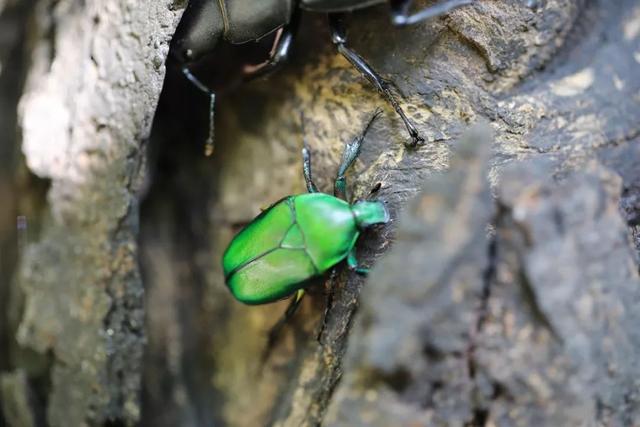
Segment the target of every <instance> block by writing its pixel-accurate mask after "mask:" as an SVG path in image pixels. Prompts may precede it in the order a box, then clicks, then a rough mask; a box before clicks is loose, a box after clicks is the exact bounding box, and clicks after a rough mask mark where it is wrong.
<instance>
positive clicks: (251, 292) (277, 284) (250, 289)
mask: <svg viewBox="0 0 640 427" xmlns="http://www.w3.org/2000/svg"><path fill="white" fill-rule="evenodd" d="M379 114H380V113H379V112H376V113H375V114H374V116H373V117H372V118H371V120H370V121H369V123H368V124H367V126H366V128H365V130H364V131H363V132H362V134H361V135H360V136H358V137H357V138H355V139H354V140H353V141H352V142H351V143H349V144H346V146H345V150H344V153H343V155H342V162H341V164H340V167H339V169H338V175H337V177H336V181H335V185H334V196H331V195H329V194H324V193H320V192H318V189H317V187H316V186H315V184H314V183H313V180H312V177H311V159H310V155H309V151H308V150H307V148H306V147H305V148H303V150H302V156H303V171H304V178H305V182H306V185H307V190H308V191H309V193H307V194H299V195H295V196H287V197H285V198H283V199H281V200H279V201H278V202H276V203H274V204H273V205H271V206H270V207H269V208H268V209H266V210H265V211H263V212H262V213H261V214H260V215H258V216H257V217H256V218H255V219H254V220H253V221H251V222H250V223H249V224H248V225H247V226H246V227H244V228H243V229H242V230H241V231H240V232H239V233H238V234H237V235H236V236H235V237H234V239H233V240H232V241H231V243H230V244H229V246H228V247H227V249H226V251H225V252H224V255H223V256H222V267H223V271H224V277H225V283H226V284H227V286H228V287H229V289H230V290H231V293H232V294H233V296H234V297H235V298H236V299H238V300H239V301H241V302H243V303H245V304H266V303H269V302H273V301H276V300H279V299H282V298H284V297H287V296H289V295H292V294H294V293H295V298H294V300H293V303H295V304H296V305H297V302H299V301H300V299H301V298H302V296H303V295H304V288H305V287H306V286H308V285H309V282H310V280H312V279H314V278H316V277H318V276H321V275H322V274H324V273H325V272H327V271H328V270H329V269H331V267H333V266H335V265H336V264H337V263H339V262H340V261H342V260H344V259H345V258H346V259H347V263H348V265H349V267H351V268H352V269H354V270H355V271H357V272H358V273H366V269H363V268H360V267H358V263H357V260H356V256H355V248H354V247H355V244H356V240H357V239H358V236H359V235H360V232H361V231H362V230H363V229H365V228H367V227H370V226H372V225H374V224H384V223H386V222H388V221H389V212H388V210H387V208H386V207H385V205H384V204H383V203H382V202H380V201H359V202H356V203H354V204H349V203H348V202H346V201H345V186H346V182H345V172H346V171H347V169H348V168H349V166H351V165H352V164H353V162H354V161H355V159H356V158H357V157H358V154H359V153H360V147H361V145H362V142H363V140H364V137H365V134H366V132H367V130H368V129H369V127H370V126H371V124H372V123H373V121H374V120H375V118H376V117H378V115H379Z"/></svg>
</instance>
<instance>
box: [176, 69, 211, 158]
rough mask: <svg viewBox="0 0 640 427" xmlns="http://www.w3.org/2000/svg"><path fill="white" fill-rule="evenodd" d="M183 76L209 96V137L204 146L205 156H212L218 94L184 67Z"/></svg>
mask: <svg viewBox="0 0 640 427" xmlns="http://www.w3.org/2000/svg"><path fill="white" fill-rule="evenodd" d="M182 74H184V76H185V77H186V78H187V80H189V81H190V82H191V83H193V85H194V86H195V87H197V88H198V90H200V91H201V92H204V93H206V94H207V95H209V135H208V136H207V141H206V142H205V145H204V155H205V156H210V155H212V154H213V149H214V141H215V107H216V94H215V93H214V92H213V91H212V90H211V89H209V88H208V87H207V86H206V85H205V84H204V83H202V82H201V81H200V79H198V78H197V77H196V76H195V75H194V74H193V73H192V72H191V70H189V68H187V67H182Z"/></svg>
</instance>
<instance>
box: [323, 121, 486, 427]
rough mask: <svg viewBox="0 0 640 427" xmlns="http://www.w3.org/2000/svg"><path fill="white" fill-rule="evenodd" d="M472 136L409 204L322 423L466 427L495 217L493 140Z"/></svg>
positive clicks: (369, 290) (376, 274)
mask: <svg viewBox="0 0 640 427" xmlns="http://www.w3.org/2000/svg"><path fill="white" fill-rule="evenodd" d="M487 133H488V131H487V130H486V129H484V130H483V129H482V128H478V129H476V130H475V131H473V132H471V133H470V134H469V135H468V136H467V137H466V138H465V140H463V143H462V144H461V146H460V147H457V149H456V148H454V151H455V154H454V160H453V161H452V164H451V169H450V170H449V171H448V172H446V173H441V174H436V175H433V176H432V177H430V178H429V179H428V180H427V182H426V184H425V185H424V187H423V190H422V193H421V194H420V195H419V196H418V197H417V198H415V199H414V200H412V201H411V202H410V203H409V206H408V207H407V209H406V210H405V212H404V213H403V215H402V216H401V218H400V220H399V224H398V227H397V241H396V244H395V246H394V248H393V250H392V251H391V252H390V253H389V254H388V255H387V256H385V257H384V258H383V259H382V260H381V261H379V262H378V264H377V265H376V267H375V268H374V270H373V271H372V274H371V280H369V281H368V283H367V286H366V287H365V288H363V291H362V294H361V297H360V298H361V299H360V304H361V305H360V310H359V312H358V316H357V321H356V324H355V326H354V330H353V332H352V339H351V341H350V343H349V350H348V351H347V355H346V357H345V362H344V365H345V366H344V372H345V374H344V376H343V379H342V381H341V383H340V385H339V386H338V389H337V391H336V392H335V394H334V397H333V399H332V402H331V405H330V406H329V409H328V412H327V415H326V416H325V419H324V423H323V425H327V426H342V425H350V426H388V425H425V426H427V425H429V426H437V425H462V424H464V423H465V422H466V421H468V420H471V419H473V417H474V408H475V404H474V399H473V398H472V396H473V394H474V393H475V388H476V385H475V382H474V379H473V375H474V374H473V373H472V372H470V371H469V370H470V358H471V357H472V352H473V349H474V345H475V344H474V341H475V330H476V325H477V324H478V322H479V320H480V316H481V308H482V305H481V303H480V302H481V298H482V295H483V292H484V289H485V281H484V278H485V276H486V274H485V273H486V271H487V270H488V268H489V261H490V258H489V253H488V250H487V247H488V246H489V238H488V234H487V230H488V225H489V224H490V222H491V219H492V217H493V216H494V205H493V202H492V199H491V193H490V189H489V182H488V180H487V175H488V172H489V169H490V165H489V159H490V156H489V154H490V139H489V137H488V134H487Z"/></svg>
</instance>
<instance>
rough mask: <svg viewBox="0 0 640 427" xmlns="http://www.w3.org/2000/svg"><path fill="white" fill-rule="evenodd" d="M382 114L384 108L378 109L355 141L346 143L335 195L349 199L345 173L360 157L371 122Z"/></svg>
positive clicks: (334, 190)
mask: <svg viewBox="0 0 640 427" xmlns="http://www.w3.org/2000/svg"><path fill="white" fill-rule="evenodd" d="M380 114H382V110H380V109H378V110H376V111H375V113H373V116H372V117H371V119H370V120H369V123H367V127H365V128H364V130H363V131H362V133H361V134H360V135H358V136H357V137H356V138H355V139H354V140H353V141H351V142H349V143H347V144H345V146H344V151H343V152H342V161H341V162H340V166H339V167H338V174H337V176H336V181H335V183H334V185H333V195H334V196H336V197H338V198H340V199H342V200H347V192H346V187H347V181H346V177H345V173H346V172H347V170H348V169H349V167H350V166H351V165H352V164H353V162H354V161H355V160H356V159H357V158H358V155H359V154H360V147H362V142H363V141H364V137H365V135H366V134H367V132H368V131H369V128H370V127H371V124H373V122H374V120H375V119H376V118H377V117H378V116H379V115H380Z"/></svg>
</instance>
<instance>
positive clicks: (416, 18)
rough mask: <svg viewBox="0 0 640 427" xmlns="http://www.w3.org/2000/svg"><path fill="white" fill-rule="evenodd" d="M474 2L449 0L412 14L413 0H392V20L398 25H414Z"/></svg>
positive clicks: (469, 0) (472, 0)
mask: <svg viewBox="0 0 640 427" xmlns="http://www.w3.org/2000/svg"><path fill="white" fill-rule="evenodd" d="M473 2H474V0H447V1H444V2H442V3H438V4H435V5H433V6H429V7H425V8H424V9H422V10H420V11H418V12H416V13H413V14H411V13H409V8H410V7H411V4H412V3H413V0H391V20H392V22H393V24H394V25H397V26H405V25H412V24H416V23H418V22H420V21H425V20H427V19H431V18H437V17H438V16H442V15H446V14H447V13H449V12H451V11H452V10H453V9H456V8H458V7H461V6H467V5H469V4H471V3H473Z"/></svg>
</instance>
